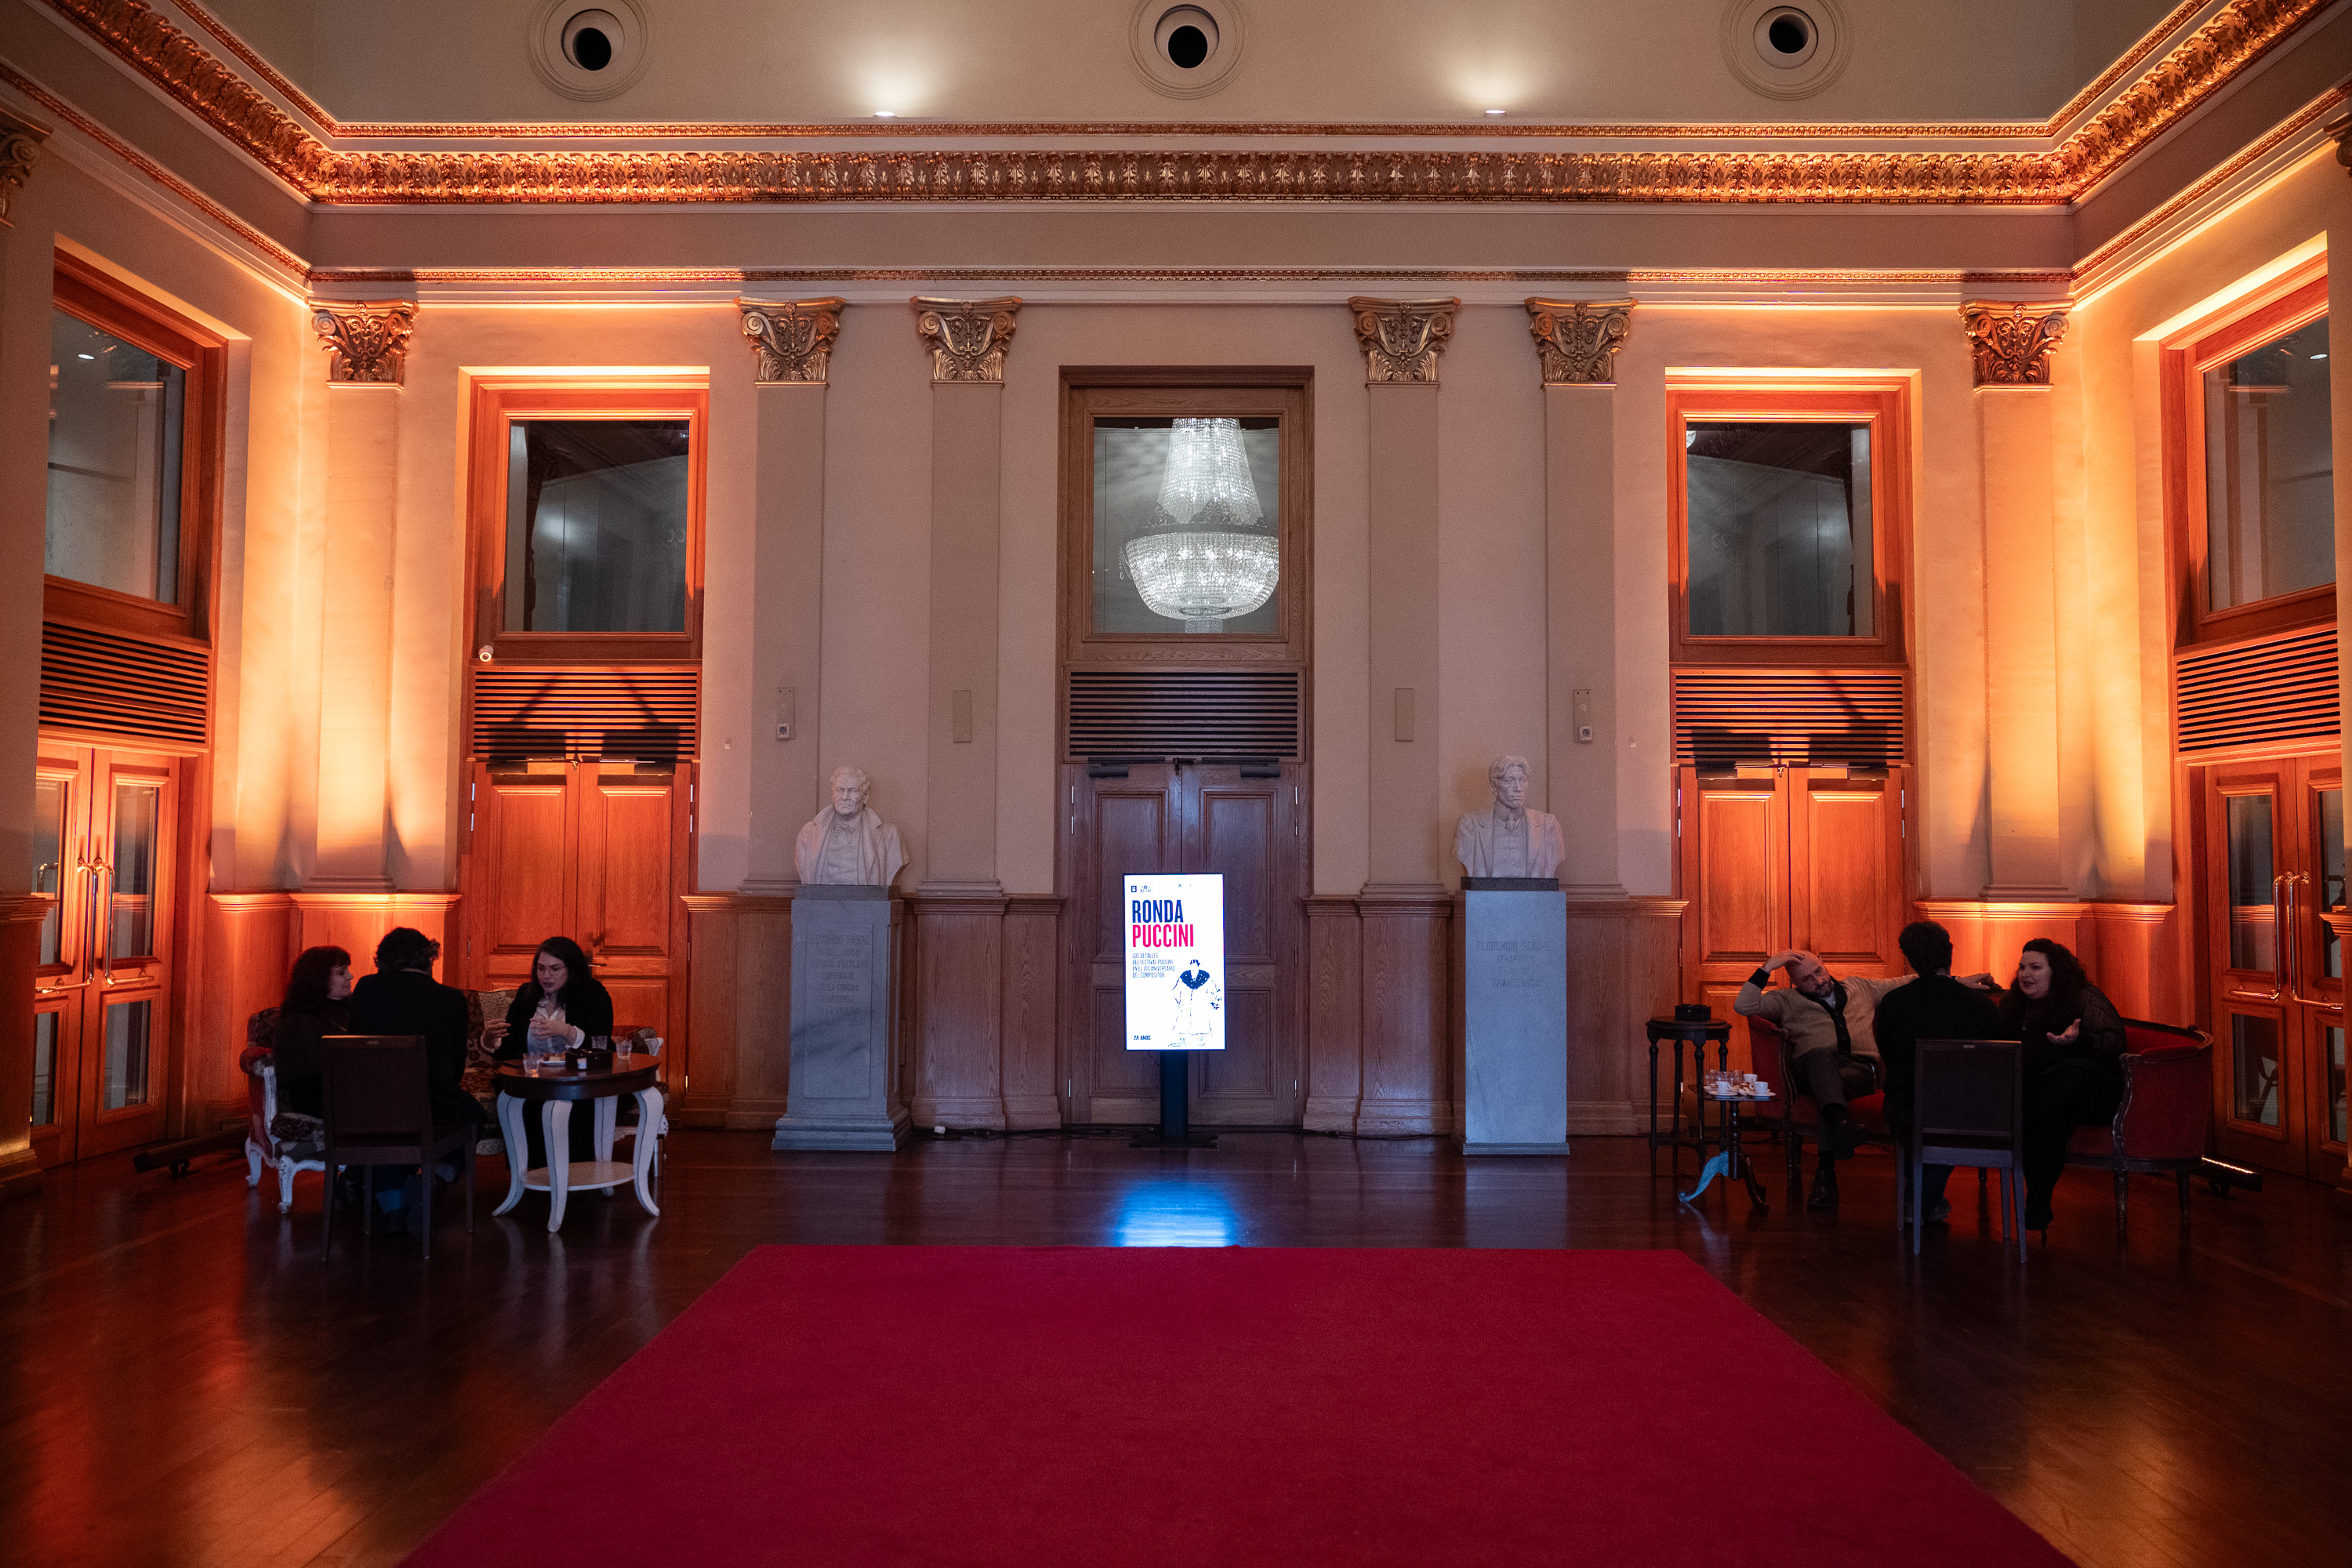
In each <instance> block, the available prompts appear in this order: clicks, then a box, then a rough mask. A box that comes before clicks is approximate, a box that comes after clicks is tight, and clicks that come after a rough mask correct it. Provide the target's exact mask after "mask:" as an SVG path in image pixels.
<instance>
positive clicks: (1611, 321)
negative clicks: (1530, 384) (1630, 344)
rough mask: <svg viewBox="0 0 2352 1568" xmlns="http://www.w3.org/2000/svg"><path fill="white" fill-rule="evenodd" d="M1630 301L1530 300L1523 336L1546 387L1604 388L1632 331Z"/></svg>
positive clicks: (1613, 377) (1615, 376)
mask: <svg viewBox="0 0 2352 1568" xmlns="http://www.w3.org/2000/svg"><path fill="white" fill-rule="evenodd" d="M1632 330H1633V300H1528V331H1529V332H1531V333H1533V334H1534V336H1535V340H1536V358H1537V359H1538V361H1539V362H1540V363H1541V364H1542V366H1543V382H1544V384H1545V385H1546V386H1606V385H1608V384H1611V383H1612V382H1614V381H1615V380H1616V379H1617V351H1618V350H1619V349H1621V348H1622V347H1624V346H1625V334H1626V333H1627V332H1629V331H1632Z"/></svg>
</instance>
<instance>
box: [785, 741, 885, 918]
mask: <svg viewBox="0 0 2352 1568" xmlns="http://www.w3.org/2000/svg"><path fill="white" fill-rule="evenodd" d="M873 787H874V781H873V780H871V779H870V778H868V777H867V776H866V770H865V769H864V768H853V767H847V766H844V767H838V768H835V769H834V770H833V809H832V810H830V811H820V812H818V813H817V814H816V816H814V817H812V818H811V819H810V820H809V823H808V826H805V827H803V828H802V829H801V831H800V837H798V838H796V839H794V840H793V863H794V865H795V866H797V867H798V868H799V870H800V878H801V880H802V881H803V882H814V883H817V884H819V885H820V886H835V887H842V886H845V887H864V888H887V887H888V886H889V885H890V884H891V883H892V882H894V881H896V880H897V879H898V871H899V868H901V867H903V866H905V865H906V863H907V854H906V851H905V850H903V849H901V848H900V847H898V829H897V828H895V827H893V826H890V825H889V824H888V823H887V822H885V821H883V820H882V819H881V817H879V816H876V815H875V813H874V811H873V809H872V808H871V807H869V806H868V805H866V795H867V794H868V793H870V792H871V791H872V789H873Z"/></svg>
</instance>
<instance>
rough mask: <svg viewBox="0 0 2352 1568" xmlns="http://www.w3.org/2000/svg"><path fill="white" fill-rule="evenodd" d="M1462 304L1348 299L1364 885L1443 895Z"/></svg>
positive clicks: (1376, 889) (1447, 837)
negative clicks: (1443, 379) (1366, 686)
mask: <svg viewBox="0 0 2352 1568" xmlns="http://www.w3.org/2000/svg"><path fill="white" fill-rule="evenodd" d="M1460 304H1461V301H1460V300H1368V299H1354V300H1349V301H1348V309H1349V310H1350V311H1352V312H1353V313H1354V316H1355V329H1356V338H1357V341H1358V342H1360V344H1361V345H1362V347H1363V351H1364V384H1365V387H1366V391H1367V395H1366V397H1365V404H1366V416H1367V419H1368V422H1369V426H1370V428H1369V431H1368V434H1369V436H1370V442H1369V449H1370V470H1371V471H1370V475H1369V476H1368V479H1369V483H1368V485H1367V487H1366V489H1367V490H1368V492H1369V494H1370V498H1371V500H1370V515H1369V517H1368V519H1367V521H1368V523H1369V533H1370V559H1371V583H1370V620H1371V626H1372V629H1373V636H1372V639H1371V654H1370V664H1371V669H1370V675H1371V693H1372V725H1371V754H1370V756H1369V757H1368V758H1367V759H1366V770H1365V771H1366V773H1367V775H1368V779H1367V782H1368V783H1369V784H1370V797H1371V798H1370V807H1371V809H1370V819H1369V826H1370V833H1371V845H1370V857H1369V862H1368V863H1369V866H1370V872H1371V875H1370V878H1369V879H1367V881H1366V886H1365V890H1366V891H1367V892H1368V893H1371V892H1388V893H1397V894H1402V895H1406V896H1415V895H1427V894H1433V893H1436V892H1439V891H1441V890H1442V889H1444V885H1445V882H1446V875H1445V868H1444V861H1443V859H1442V856H1443V853H1444V849H1443V846H1444V845H1445V844H1448V843H1450V842H1451V841H1452V840H1451V837H1450V827H1449V826H1448V825H1446V824H1445V822H1444V816H1445V796H1444V787H1443V785H1442V784H1441V783H1440V770H1439V765H1438V636H1437V579H1438V571H1437V554H1438V551H1437V529H1438V512H1437V505H1438V495H1437V449H1438V441H1437V434H1438V433H1437V362H1438V355H1439V354H1440V353H1442V352H1443V351H1444V347H1445V343H1446V340H1447V339H1449V338H1451V337H1452V336H1453V335H1454V310H1455V309H1456V308H1457V307H1458V306H1459V305H1460Z"/></svg>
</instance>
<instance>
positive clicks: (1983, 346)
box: [1960, 300, 2067, 386]
mask: <svg viewBox="0 0 2352 1568" xmlns="http://www.w3.org/2000/svg"><path fill="white" fill-rule="evenodd" d="M2066 310H2067V307H2066V306H2064V305H2063V304H2050V305H2011V304H2004V303H2001V302H2000V301H1997V300H1970V301H1969V303H1968V304H1965V305H1963V306H1961V307H1960V325H1961V328H1962V330H1964V331H1967V333H1968V334H1969V353H1971V354H1972V355H1973V356H1974V357H1975V360H1976V374H1977V384H1978V385H1979V386H2047V385H2049V384H2050V353H2051V351H2052V350H2053V349H2055V348H2056V347H2057V346H2058V340H2059V339H2061V338H2063V337H2064V336H2065V335H2066Z"/></svg>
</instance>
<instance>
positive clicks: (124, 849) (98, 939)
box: [32, 740, 180, 1165]
mask: <svg viewBox="0 0 2352 1568" xmlns="http://www.w3.org/2000/svg"><path fill="white" fill-rule="evenodd" d="M179 767H180V764H179V761H178V759H176V758H173V757H168V756H159V755H152V754H149V753H145V752H121V751H104V750H97V749H93V748H89V747H77V746H67V745H54V744H51V743H49V742H47V741H46V740H45V741H44V742H43V743H42V745H41V749H40V761H39V764H38V767H37V771H36V773H35V778H34V785H33V798H34V824H33V844H32V858H33V889H34V892H35V894H36V895H37V897H40V898H43V899H45V900H47V903H48V909H47V913H46V915H45V916H44V918H43V920H42V921H41V934H40V949H39V954H38V959H37V967H36V969H35V971H34V979H33V1108H32V1109H33V1150H34V1152H35V1153H36V1154H37V1156H38V1157H39V1158H40V1160H41V1163H43V1164H47V1165H54V1164H58V1163H62V1162H65V1161H68V1160H85V1159H88V1158H89V1157H90V1156H91V1155H94V1154H108V1153H112V1152H116V1151H117V1150H121V1149H127V1148H131V1146H133V1145H135V1144H140V1143H151V1142H154V1141H155V1140H157V1139H159V1138H161V1137H163V1132H164V1117H165V1092H164V1091H165V1086H166V1084H168V1083H169V1082H170V1079H171V1067H172V1050H173V1016H172V997H173V949H174V946H175V939H176V936H177V933H178V930H179V926H180V921H179V919H178V916H179V906H178V901H177V900H178V896H179V889H178V887H177V885H176V884H177V879H176V877H175V876H174V874H173V873H174V869H175V866H176V862H177V856H178V849H179V833H178V827H179V810H180V798H179V797H180V790H179Z"/></svg>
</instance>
